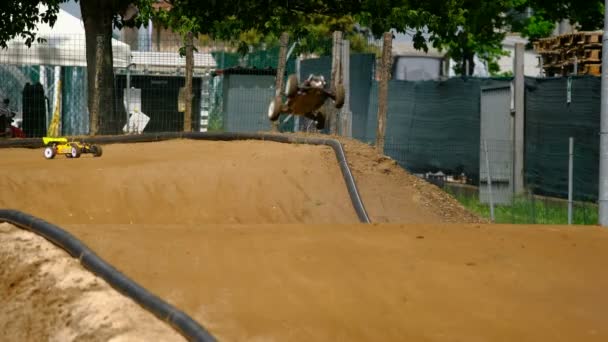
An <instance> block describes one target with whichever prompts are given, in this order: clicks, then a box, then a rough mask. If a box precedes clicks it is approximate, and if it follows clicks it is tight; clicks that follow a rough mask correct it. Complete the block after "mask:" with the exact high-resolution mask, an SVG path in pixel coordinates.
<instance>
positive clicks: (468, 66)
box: [462, 52, 475, 76]
mask: <svg viewBox="0 0 608 342" xmlns="http://www.w3.org/2000/svg"><path fill="white" fill-rule="evenodd" d="M474 72H475V54H474V53H472V52H465V53H464V54H463V55H462V75H464V76H472V75H473V73H474Z"/></svg>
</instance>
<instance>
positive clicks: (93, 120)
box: [89, 35, 103, 135]
mask: <svg viewBox="0 0 608 342" xmlns="http://www.w3.org/2000/svg"><path fill="white" fill-rule="evenodd" d="M102 67H103V35H99V36H97V47H96V49H95V92H94V93H93V106H92V107H93V108H91V112H90V114H89V134H90V135H97V133H99V124H100V122H99V118H100V116H101V113H100V112H101V103H100V98H101V89H99V87H100V85H101V84H102V79H101V77H102V76H103V71H102Z"/></svg>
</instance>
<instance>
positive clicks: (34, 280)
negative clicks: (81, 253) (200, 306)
mask: <svg viewBox="0 0 608 342" xmlns="http://www.w3.org/2000/svg"><path fill="white" fill-rule="evenodd" d="M0 265H2V267H0V307H1V308H2V309H1V310H0V340H1V341H33V340H36V341H66V342H67V341H82V340H86V341H110V340H111V341H116V342H118V341H152V340H154V341H185V339H184V338H183V337H182V336H181V335H180V334H178V333H177V332H176V331H174V330H173V329H172V328H171V327H169V326H168V325H166V324H165V323H163V322H162V321H160V320H158V319H157V318H156V317H155V316H153V315H152V314H151V313H149V312H148V311H145V310H144V309H143V308H141V307H140V306H138V305H137V304H136V303H135V302H133V301H132V300H130V299H128V298H126V297H124V296H121V295H120V294H119V293H118V292H116V291H115V290H114V289H113V288H111V287H110V286H109V285H108V284H107V283H106V282H105V281H104V280H102V279H100V278H98V277H96V276H94V275H92V274H91V273H90V272H89V271H88V270H86V269H84V268H83V267H82V266H81V264H80V263H79V262H78V261H77V260H76V259H74V258H72V257H71V256H70V255H69V254H68V253H66V252H65V251H63V250H62V249H60V248H58V247H56V246H55V245H53V244H51V243H50V242H48V241H47V240H45V239H44V238H42V237H40V236H38V235H36V234H33V233H31V232H28V231H25V230H22V229H18V228H15V227H13V226H12V225H9V224H7V223H0Z"/></svg>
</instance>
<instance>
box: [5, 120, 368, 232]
mask: <svg viewBox="0 0 608 342" xmlns="http://www.w3.org/2000/svg"><path fill="white" fill-rule="evenodd" d="M180 138H182V139H183V138H185V139H196V140H214V141H232V140H267V141H274V142H281V143H298V144H311V145H326V146H329V147H331V148H332V149H333V150H334V152H335V154H336V159H337V160H338V163H339V165H340V170H341V171H342V177H343V178H344V182H345V183H346V188H347V189H348V194H349V196H350V200H351V203H352V205H353V208H354V209H355V212H356V213H357V216H358V218H359V221H360V222H362V223H370V222H371V221H370V219H369V216H368V215H367V211H366V210H365V206H364V205H363V200H362V199H361V196H360V194H359V190H358V189H357V184H356V182H355V179H354V177H353V175H352V173H351V171H350V168H349V166H348V162H347V160H346V154H345V153H344V149H343V148H342V144H341V143H340V142H339V141H338V140H336V139H322V138H314V137H299V136H292V135H280V134H269V133H230V132H167V133H144V134H137V135H116V136H93V137H85V138H82V139H76V140H84V141H87V142H89V143H96V144H117V143H137V142H152V141H162V140H170V139H180ZM42 146H43V143H42V139H41V138H26V139H12V140H4V141H0V148H1V147H28V148H40V147H42Z"/></svg>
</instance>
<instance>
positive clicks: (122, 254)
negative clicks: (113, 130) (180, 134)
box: [0, 139, 608, 342]
mask: <svg viewBox="0 0 608 342" xmlns="http://www.w3.org/2000/svg"><path fill="white" fill-rule="evenodd" d="M342 142H343V143H344V147H345V150H346V153H347V157H348V159H349V164H350V166H351V168H352V171H353V175H354V177H355V179H356V181H357V185H358V187H359V190H360V192H361V196H362V199H363V202H364V204H365V206H366V208H367V211H368V213H369V215H370V217H371V219H372V221H373V222H374V223H373V224H371V225H361V224H359V223H358V219H357V215H356V213H355V211H354V210H353V208H352V205H351V202H350V199H349V196H348V191H347V189H346V187H345V184H344V180H343V179H342V175H341V173H340V169H339V167H338V165H337V163H336V159H335V155H334V153H333V151H332V150H331V149H330V148H329V147H324V146H309V145H304V144H293V145H288V144H280V143H273V142H263V141H235V142H210V141H190V140H172V141H165V142H158V143H140V144H116V145H106V146H104V155H103V157H101V158H91V157H90V156H86V155H85V156H83V157H81V158H80V159H67V158H64V157H62V156H58V157H56V159H54V160H45V159H44V158H43V156H42V151H41V150H40V149H5V150H1V151H0V153H2V157H3V158H0V189H2V191H0V208H14V209H18V210H22V211H25V212H26V213H29V214H32V215H35V216H38V217H41V218H43V219H45V220H47V221H50V222H52V223H56V224H58V225H60V226H61V227H63V228H65V229H66V230H68V231H69V232H71V233H72V234H74V235H75V236H77V237H78V238H79V239H81V240H82V241H84V242H85V243H86V244H87V245H89V246H90V247H91V248H92V249H93V250H94V251H95V252H96V253H98V254H99V255H100V256H101V257H102V258H104V259H105V260H107V261H108V262H110V263H111V264H112V265H114V266H115V267H116V268H118V269H119V270H120V271H122V272H124V273H125V274H126V275H127V276H129V277H131V278H132V279H134V280H135V281H137V282H138V283H139V284H141V285H142V286H144V287H145V288H147V289H149V290H150V291H152V292H153V293H155V294H157V295H158V296H160V297H161V298H163V299H165V300H166V301H168V302H169V303H171V304H173V305H175V306H176V307H178V308H180V309H182V310H184V311H185V312H186V313H187V314H189V315H190V316H191V317H192V318H194V319H195V320H197V321H198V322H199V323H201V324H202V325H203V326H204V327H205V328H207V329H208V330H209V331H210V332H211V333H212V334H213V335H214V336H216V337H217V338H218V339H219V340H221V341H301V340H313V341H403V340H412V341H519V342H522V341H547V340H548V341H606V340H608V328H607V327H608V294H607V292H606V288H608V276H606V272H605V269H606V267H607V265H608V233H607V232H606V231H605V230H604V229H601V228H598V227H560V226H532V225H530V226H527V225H517V226H506V225H489V224H486V223H483V220H481V219H480V218H478V217H476V216H474V215H472V214H471V213H469V212H467V211H466V210H465V209H464V208H463V207H462V206H461V205H459V204H458V203H457V202H456V201H455V200H454V199H453V198H452V197H450V196H448V195H446V194H445V193H443V192H442V191H441V190H440V189H438V188H437V187H435V186H433V185H430V184H428V183H425V182H424V181H422V180H420V179H418V178H416V177H414V176H412V175H410V174H408V173H407V172H405V171H404V170H403V169H401V168H400V167H399V166H398V165H396V164H395V163H394V161H393V160H391V159H389V158H386V157H383V156H380V155H378V154H377V153H376V152H375V151H374V150H373V148H371V147H370V146H367V145H365V144H361V143H357V142H354V141H353V140H351V139H342ZM3 227H4V228H3V229H4V230H5V231H6V232H5V233H3V235H2V236H4V238H5V239H6V238H7V237H8V236H13V235H14V234H15V232H14V231H12V230H10V229H9V228H6V226H3ZM27 239H31V237H28V238H27ZM28 241H29V240H28ZM20 243H21V241H19V239H15V238H12V239H11V240H7V241H3V242H2V243H0V253H2V254H1V255H2V257H3V258H6V259H7V260H9V261H10V260H12V261H10V262H12V263H15V262H16V260H20V259H24V260H27V262H28V263H29V262H30V261H29V259H30V257H29V255H30V254H31V252H28V251H30V250H31V249H32V248H33V249H34V251H36V249H35V248H36V247H35V245H33V246H34V247H31V248H30V247H28V248H25V247H19V246H23V244H20ZM11 253H13V254H14V255H13V254H11ZM28 253H29V254H28ZM53 253H59V252H57V251H55V252H53ZM10 255H13V256H10ZM34 255H37V254H36V253H34ZM9 256H10V257H9ZM42 258H43V259H36V258H32V260H34V261H31V262H36V260H46V259H49V258H47V257H42ZM49 260H53V259H49ZM0 261H2V265H4V263H5V261H4V259H3V260H0ZM62 262H63V263H65V261H62ZM55 264H56V263H55V262H51V261H49V266H48V267H49V268H57V267H63V266H57V265H60V263H59V264H57V265H55ZM16 265H21V264H16ZM25 265H29V264H25ZM15 267H17V266H15ZM19 267H26V266H19ZM27 267H31V266H27ZM36 267H38V266H36ZM26 271H27V270H26ZM26 271H23V272H22V271H4V272H3V273H0V283H1V284H0V288H1V289H2V291H3V292H0V294H4V293H9V291H11V290H10V284H12V283H13V282H14V277H17V275H18V274H29V273H24V272H26ZM0 272H1V271H0ZM30 278H31V277H25V278H23V279H30ZM33 279H34V280H32V286H33V283H37V285H35V286H33V287H32V288H33V289H38V290H37V291H41V292H42V293H44V294H45V296H50V297H51V299H52V301H49V302H48V303H50V304H49V305H47V304H46V302H43V304H39V301H38V300H37V299H36V298H38V297H37V296H40V295H39V294H38V295H36V296H34V295H32V294H31V293H30V292H28V293H27V295H24V296H23V297H19V298H23V300H24V304H20V305H22V306H23V307H25V308H30V309H27V310H30V311H29V312H33V311H34V309H31V308H33V307H35V308H38V307H44V308H45V309H36V310H40V311H42V310H47V311H48V312H45V313H44V314H45V317H47V318H38V316H32V317H35V318H36V320H37V321H39V322H36V323H32V322H29V321H23V322H20V323H19V324H20V325H19V324H17V325H14V326H8V325H7V324H9V323H4V322H11V321H10V320H9V319H12V318H11V317H13V315H15V313H14V312H13V311H14V310H16V309H10V310H5V311H4V312H2V311H0V315H3V314H4V315H5V316H0V317H2V319H0V322H2V323H0V324H4V325H1V326H0V329H3V330H2V332H0V334H1V333H5V331H9V332H10V333H12V334H18V333H21V334H29V333H28V331H29V330H28V329H30V330H31V329H34V328H33V327H34V326H35V327H36V329H38V330H36V331H38V332H37V334H43V332H42V331H43V330H44V331H47V332H45V334H46V333H49V334H50V333H52V334H56V332H55V331H56V330H54V329H55V328H54V325H52V324H55V323H54V322H61V323H62V324H68V323H67V322H72V323H69V324H73V322H75V320H74V319H70V318H69V317H67V316H66V313H65V312H70V313H71V314H72V315H74V313H73V312H80V311H74V310H67V309H64V308H65V306H66V305H68V304H65V303H72V304H69V305H76V304H73V303H77V302H78V300H89V299H86V298H89V297H88V296H89V294H88V292H87V291H88V290H87V289H90V288H97V287H92V285H91V286H89V287H84V288H80V287H70V289H73V291H72V290H70V291H69V292H66V291H65V290H63V289H62V288H59V289H57V288H56V285H54V282H53V281H55V282H56V280H52V279H51V280H45V279H43V278H40V279H38V278H33ZM60 279H62V281H64V282H65V281H66V279H72V277H70V278H66V277H62V278H60ZM83 279H84V278H83ZM82 283H86V282H83V281H81V282H80V283H79V284H82ZM87 284H88V283H87ZM2 286H3V287H2ZM96 286H99V285H96ZM48 289H50V290H48ZM43 290H44V291H43ZM31 291H34V290H31ZM50 293H52V295H50ZM66 293H69V294H70V295H68V294H66ZM96 293H97V292H96ZM70 296H71V297H70ZM100 296H102V295H101V294H100ZM104 296H117V294H116V293H112V291H111V290H110V289H108V292H107V293H105V294H104ZM13 297H14V296H13ZM13 297H11V298H13ZM26 297H30V298H31V299H30V300H29V301H27V300H25V298H26ZM78 298H82V299H78ZM108 298H111V297H108ZM100 301H101V302H102V303H112V302H113V299H105V298H104V299H103V300H100ZM61 303H63V304H61ZM60 304H61V305H62V307H63V309H62V310H65V311H61V312H60V311H59V309H58V308H56V307H58V305H60ZM121 306H122V305H121ZM47 307H48V309H46V308H47ZM122 307H123V308H122V310H121V312H120V313H121V314H123V315H126V316H129V317H135V316H133V315H136V313H135V311H133V310H135V308H133V309H132V310H131V309H128V307H126V306H122ZM11 310H13V311H11ZM22 310H26V309H22ZM112 312H114V314H113V315H109V316H110V317H113V316H115V315H117V313H116V312H115V311H112ZM22 317H26V316H24V315H22ZM103 317H105V316H103ZM103 317H102V318H103ZM116 317H120V316H116ZM149 317H152V316H149ZM3 320H4V321H3ZM85 321H86V320H84V319H81V320H78V322H81V323H79V324H86V322H85ZM90 321H92V322H96V320H95V319H91V320H90ZM121 322H123V323H121V324H124V325H121V326H120V327H127V328H124V329H123V328H121V329H123V330H124V331H134V330H129V329H130V328H128V327H133V326H137V327H138V328H141V329H142V331H144V332H148V331H154V330H153V329H156V328H150V327H148V325H147V323H146V322H147V321H145V319H143V318H142V319H141V320H140V319H138V318H124V319H122V320H121ZM124 322H126V323H124ZM131 322H134V323H132V324H133V325H129V324H131ZM11 324H12V323H11ZM36 324H37V325H36ZM117 324H118V323H117ZM45 327H46V328H45ZM111 327H113V326H111ZM111 327H110V328H107V327H106V328H107V331H106V332H108V333H110V332H111V331H114V330H112V329H111ZM66 329H67V328H66ZM95 329H99V326H98V325H95V324H93V326H84V325H82V326H79V327H78V329H76V330H69V331H71V332H70V334H76V333H80V334H91V333H92V331H93V332H95V331H97V330H95ZM119 330H120V329H119ZM123 330H121V331H123ZM66 331H67V330H66ZM106 332H104V333H103V334H105V333H106ZM65 334H68V332H65ZM99 334H100V335H99V336H106V335H103V334H101V333H99ZM134 334H135V333H134ZM22 336H25V337H24V338H25V339H26V340H27V339H28V336H30V335H19V336H17V337H22ZM41 336H42V335H41ZM45 336H46V335H45ZM63 336H72V335H60V338H59V339H60V340H65V339H63ZM86 336H89V335H86ZM86 336H85V337H86ZM133 336H135V335H133ZM138 336H139V335H138ZM142 336H143V335H142ZM157 336H162V335H161V333H158V335H156V336H155V337H154V338H152V339H149V340H155V341H157V340H159V338H158V337H157ZM1 337H2V335H0V340H3V339H2V338H1ZM104 338H105V337H104ZM134 339H135V338H134ZM144 339H145V338H144ZM135 340H136V339H135Z"/></svg>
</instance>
